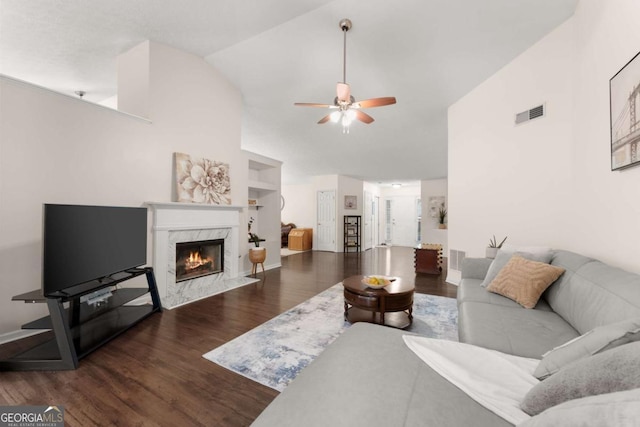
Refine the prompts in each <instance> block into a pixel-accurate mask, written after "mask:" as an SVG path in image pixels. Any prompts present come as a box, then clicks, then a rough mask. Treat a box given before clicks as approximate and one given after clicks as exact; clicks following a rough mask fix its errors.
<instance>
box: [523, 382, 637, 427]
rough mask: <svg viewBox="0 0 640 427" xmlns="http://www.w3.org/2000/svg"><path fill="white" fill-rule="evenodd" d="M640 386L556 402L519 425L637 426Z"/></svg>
mask: <svg viewBox="0 0 640 427" xmlns="http://www.w3.org/2000/svg"><path fill="white" fill-rule="evenodd" d="M638 408H640V389H638V388H637V389H633V390H627V391H619V392H616V393H607V394H600V395H597V396H589V397H583V398H581V399H574V400H570V401H568V402H565V403H561V404H560V405H557V406H553V407H551V408H549V409H547V410H546V411H544V412H542V413H541V414H538V415H536V416H535V417H532V418H529V420H528V421H525V422H523V423H520V424H518V427H558V426H562V427H602V426H633V425H636V423H637V421H638V416H639V414H638V411H639V409H638Z"/></svg>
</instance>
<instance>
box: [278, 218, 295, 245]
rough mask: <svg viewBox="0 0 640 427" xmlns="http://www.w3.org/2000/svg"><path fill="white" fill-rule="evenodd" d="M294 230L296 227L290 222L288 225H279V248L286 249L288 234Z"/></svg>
mask: <svg viewBox="0 0 640 427" xmlns="http://www.w3.org/2000/svg"><path fill="white" fill-rule="evenodd" d="M294 228H296V225H295V224H294V223H292V222H290V223H289V224H284V223H282V222H281V223H280V238H281V240H282V241H281V246H280V247H282V248H286V247H288V246H289V232H290V231H291V230H293V229H294Z"/></svg>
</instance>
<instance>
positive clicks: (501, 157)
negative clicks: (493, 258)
mask: <svg viewBox="0 0 640 427" xmlns="http://www.w3.org/2000/svg"><path fill="white" fill-rule="evenodd" d="M639 20H640V2H637V1H635V0H621V1H616V2H607V1H604V0H598V1H595V0H594V1H588V2H585V1H582V2H579V4H578V7H577V10H576V13H575V14H574V16H573V17H572V18H570V19H569V20H568V21H566V22H565V23H563V24H561V25H560V26H559V27H558V28H556V29H555V30H553V31H552V32H551V33H549V34H548V35H547V36H546V37H544V38H543V39H542V40H540V41H539V42H538V43H536V44H535V45H534V46H532V47H531V48H529V49H528V50H527V51H525V52H524V53H523V54H521V55H520V56H519V57H518V58H516V59H515V60H514V61H512V62H511V63H510V64H508V65H507V66H505V67H504V68H503V69H502V70H500V71H498V72H497V73H496V74H495V75H493V76H492V77H490V78H489V79H488V80H487V81H485V82H484V83H482V84H481V85H479V86H478V87H477V88H475V89H474V90H473V91H471V92H470V93H469V94H467V95H466V96H465V97H463V98H462V99H460V100H459V101H458V102H456V103H455V104H453V105H452V106H451V107H450V108H449V116H448V121H449V165H448V166H449V176H448V180H449V212H450V214H449V247H450V248H451V249H456V250H462V251H465V252H466V253H467V256H484V248H485V247H486V246H487V243H488V241H489V238H491V236H492V235H494V234H495V235H496V237H498V238H502V237H504V236H509V238H508V241H509V242H510V243H512V244H515V245H518V244H526V245H545V246H551V247H554V248H561V249H568V250H572V251H575V252H579V253H582V254H585V255H588V256H593V257H595V258H598V259H600V260H602V261H605V262H609V263H611V264H613V265H617V266H619V267H622V268H625V269H627V270H630V271H636V272H640V265H639V264H638V262H637V254H638V253H640V239H638V236H639V235H640V221H638V214H639V213H640V199H639V198H638V197H635V196H634V195H636V194H637V186H638V182H640V167H636V168H631V169H628V170H624V171H622V172H611V170H610V136H609V126H610V122H609V92H608V83H609V79H610V78H611V77H612V76H613V75H614V74H615V73H616V72H617V71H618V70H619V69H620V68H621V67H622V66H623V65H624V64H626V62H627V61H629V60H630V59H631V58H632V57H633V56H634V55H635V54H636V53H637V52H638V49H639V47H640V26H639V25H637V22H638V21H639ZM541 103H544V104H545V106H546V117H543V118H539V119H535V120H532V121H530V122H527V123H524V124H521V125H518V126H516V125H514V116H515V114H516V113H519V112H522V111H525V110H528V109H529V108H532V107H535V106H537V105H540V104H541Z"/></svg>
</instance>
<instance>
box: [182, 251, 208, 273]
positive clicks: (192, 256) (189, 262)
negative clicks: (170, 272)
mask: <svg viewBox="0 0 640 427" xmlns="http://www.w3.org/2000/svg"><path fill="white" fill-rule="evenodd" d="M210 262H211V260H210V259H209V258H202V257H201V256H200V252H199V251H195V252H189V258H187V259H186V260H185V263H184V264H185V268H186V269H187V270H193V269H194V268H198V267H200V266H202V265H205V264H208V263H210Z"/></svg>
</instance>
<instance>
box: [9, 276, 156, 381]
mask: <svg viewBox="0 0 640 427" xmlns="http://www.w3.org/2000/svg"><path fill="white" fill-rule="evenodd" d="M143 274H144V275H146V278H147V288H119V289H115V290H112V296H111V297H110V298H109V299H108V300H107V301H106V302H105V303H104V304H100V305H95V306H94V305H90V304H88V303H86V302H80V297H82V296H83V295H87V294H90V293H92V292H95V291H96V290H99V289H101V288H104V287H107V286H114V285H116V284H118V283H121V282H124V281H127V280H130V279H133V278H134V277H138V276H141V275H143ZM92 283H94V282H92ZM146 294H150V296H151V301H152V304H151V305H149V304H144V305H126V304H127V303H128V302H131V301H133V300H135V299H137V298H139V297H141V296H143V295H146ZM12 300H14V301H24V302H25V303H46V304H47V307H48V309H49V316H46V317H43V318H41V319H38V320H35V321H33V322H29V323H27V324H25V325H23V326H22V328H23V329H53V332H54V335H55V338H53V339H51V340H49V341H46V342H44V343H41V344H38V345H36V346H35V347H33V348H31V349H28V350H26V351H24V352H22V353H20V354H18V355H16V356H13V357H12V358H10V359H8V360H2V361H0V370H11V371H31V370H40V371H42V370H46V371H49V370H70V369H76V368H77V367H78V361H79V360H80V359H82V358H83V357H85V356H87V355H88V354H90V353H91V352H92V351H94V350H96V349H97V348H99V347H100V346H102V345H104V344H106V343H107V342H109V341H111V340H112V339H113V338H115V337H117V336H118V335H120V334H121V333H123V332H125V331H126V330H128V329H129V328H131V327H132V326H133V325H135V324H137V323H138V322H140V321H141V320H143V319H145V318H146V317H148V316H150V315H151V314H153V313H155V312H156V311H162V305H161V304H160V297H159V296H158V289H157V287H156V280H155V276H154V275H153V269H152V268H151V267H147V268H136V269H129V270H127V271H125V272H122V274H118V278H117V279H112V280H109V281H106V283H101V282H100V281H95V283H94V285H93V286H91V285H89V284H87V285H82V286H81V287H80V288H78V289H76V290H75V291H74V289H73V288H70V289H68V290H65V295H57V296H51V295H50V296H46V297H45V296H44V295H42V291H41V290H39V289H38V290H35V291H31V292H28V293H26V294H21V295H16V296H14V297H13V298H12ZM65 303H68V307H66V308H65V305H64V304H65Z"/></svg>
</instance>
